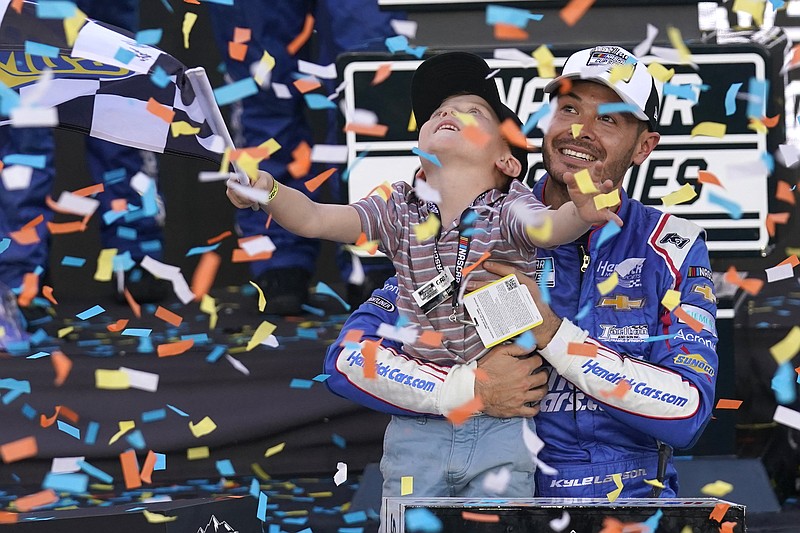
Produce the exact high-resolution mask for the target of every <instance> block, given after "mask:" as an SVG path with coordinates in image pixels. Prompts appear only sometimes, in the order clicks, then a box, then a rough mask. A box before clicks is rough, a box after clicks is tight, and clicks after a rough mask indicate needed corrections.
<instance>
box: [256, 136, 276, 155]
mask: <svg viewBox="0 0 800 533" xmlns="http://www.w3.org/2000/svg"><path fill="white" fill-rule="evenodd" d="M258 147H259V148H266V149H267V151H268V152H269V155H272V154H274V153H275V152H277V151H278V150H280V149H281V145H280V143H279V142H278V141H276V140H275V139H272V138H270V139H267V140H266V141H264V142H263V143H261V144H259V145H258Z"/></svg>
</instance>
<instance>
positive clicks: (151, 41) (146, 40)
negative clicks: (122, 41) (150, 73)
mask: <svg viewBox="0 0 800 533" xmlns="http://www.w3.org/2000/svg"><path fill="white" fill-rule="evenodd" d="M163 34H164V30H162V29H161V28H154V29H152V30H139V31H137V32H136V36H135V37H134V38H135V39H136V42H137V43H139V44H146V45H149V46H156V45H157V44H158V43H159V42H160V41H161V36H162V35H163ZM162 70H163V69H162Z"/></svg>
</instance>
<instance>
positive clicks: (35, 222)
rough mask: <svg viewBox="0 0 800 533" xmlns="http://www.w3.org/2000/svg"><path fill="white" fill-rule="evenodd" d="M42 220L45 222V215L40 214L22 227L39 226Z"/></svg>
mask: <svg viewBox="0 0 800 533" xmlns="http://www.w3.org/2000/svg"><path fill="white" fill-rule="evenodd" d="M42 222H44V215H39V216H38V217H36V218H33V219H31V220H30V221H29V222H28V223H27V224H25V225H24V226H22V229H25V228H35V227H36V226H38V225H39V224H41V223H42Z"/></svg>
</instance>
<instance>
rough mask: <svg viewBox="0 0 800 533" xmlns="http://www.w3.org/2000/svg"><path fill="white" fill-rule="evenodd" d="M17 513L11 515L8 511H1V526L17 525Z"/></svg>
mask: <svg viewBox="0 0 800 533" xmlns="http://www.w3.org/2000/svg"><path fill="white" fill-rule="evenodd" d="M18 516H19V515H17V513H9V512H8V511H0V524H16V523H17V517H18Z"/></svg>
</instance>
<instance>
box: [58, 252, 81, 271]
mask: <svg viewBox="0 0 800 533" xmlns="http://www.w3.org/2000/svg"><path fill="white" fill-rule="evenodd" d="M85 264H86V259H84V258H83V257H74V256H71V255H65V256H64V257H62V258H61V266H66V267H77V268H80V267H82V266H83V265H85Z"/></svg>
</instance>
